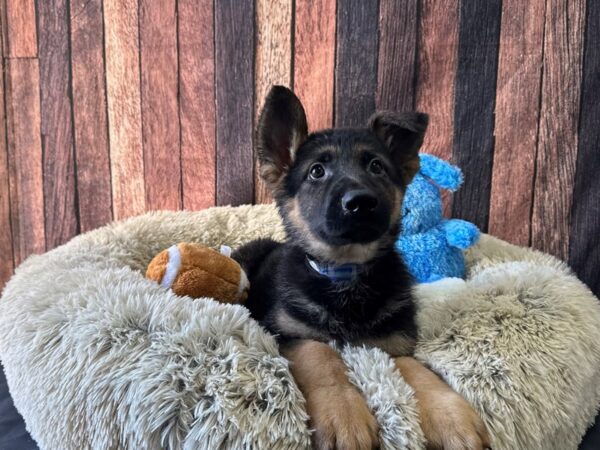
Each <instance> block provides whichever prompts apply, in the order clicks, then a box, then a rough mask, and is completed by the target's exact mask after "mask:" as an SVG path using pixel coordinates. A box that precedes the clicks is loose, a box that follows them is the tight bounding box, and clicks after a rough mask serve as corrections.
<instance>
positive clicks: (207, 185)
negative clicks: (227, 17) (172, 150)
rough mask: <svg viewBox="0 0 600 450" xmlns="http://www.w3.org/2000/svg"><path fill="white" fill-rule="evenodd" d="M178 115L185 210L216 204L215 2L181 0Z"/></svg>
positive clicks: (179, 4)
mask: <svg viewBox="0 0 600 450" xmlns="http://www.w3.org/2000/svg"><path fill="white" fill-rule="evenodd" d="M178 20H179V115H180V121H181V177H182V183H183V207H184V208H185V209H191V210H198V209H202V208H207V207H209V206H213V205H214V204H215V200H216V198H215V195H216V193H215V191H216V166H215V165H216V161H215V152H216V142H215V139H216V137H215V120H216V116H215V86H214V80H215V46H214V21H213V20H214V19H213V0H199V1H198V0H179V2H178Z"/></svg>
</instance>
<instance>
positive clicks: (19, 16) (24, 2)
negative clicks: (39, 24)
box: [0, 0, 37, 58]
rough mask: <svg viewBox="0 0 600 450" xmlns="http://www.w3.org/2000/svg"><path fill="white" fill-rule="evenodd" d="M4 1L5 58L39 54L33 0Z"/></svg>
mask: <svg viewBox="0 0 600 450" xmlns="http://www.w3.org/2000/svg"><path fill="white" fill-rule="evenodd" d="M0 1H2V32H3V36H2V44H3V48H4V57H5V58H33V57H36V56H37V33H36V31H37V29H36V19H35V15H36V14H35V13H36V11H35V2H34V1H33V0H0Z"/></svg>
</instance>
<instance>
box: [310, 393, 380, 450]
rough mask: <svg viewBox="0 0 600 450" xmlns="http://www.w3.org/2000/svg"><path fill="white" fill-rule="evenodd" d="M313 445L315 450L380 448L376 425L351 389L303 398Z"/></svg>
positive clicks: (367, 449) (366, 449) (360, 399)
mask: <svg viewBox="0 0 600 450" xmlns="http://www.w3.org/2000/svg"><path fill="white" fill-rule="evenodd" d="M306 402H307V409H308V414H309V415H310V418H311V427H312V428H313V429H314V430H315V431H314V432H313V444H314V447H315V448H316V449H318V450H373V449H376V448H378V447H379V439H378V437H377V432H378V430H379V426H378V424H377V421H376V420H375V418H374V417H373V415H372V414H371V412H370V411H369V408H368V407H367V404H366V403H365V400H364V399H363V398H362V396H361V395H360V394H359V393H358V391H356V389H354V388H348V387H341V388H338V387H329V388H319V389H315V390H314V391H312V392H310V394H308V395H307V398H306Z"/></svg>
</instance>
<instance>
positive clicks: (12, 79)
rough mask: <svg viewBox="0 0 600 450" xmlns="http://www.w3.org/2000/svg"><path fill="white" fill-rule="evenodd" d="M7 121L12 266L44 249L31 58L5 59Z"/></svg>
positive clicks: (36, 74)
mask: <svg viewBox="0 0 600 450" xmlns="http://www.w3.org/2000/svg"><path fill="white" fill-rule="evenodd" d="M6 116H7V117H6V122H7V134H8V139H7V141H8V166H9V180H10V202H11V228H12V235H13V245H14V259H15V266H17V265H19V264H20V263H21V262H23V260H24V259H25V258H26V257H27V256H29V255H30V254H32V253H41V252H43V251H44V250H45V249H46V239H45V232H44V188H43V179H42V142H41V132H40V69H39V64H38V60H37V59H34V58H26V59H7V60H6Z"/></svg>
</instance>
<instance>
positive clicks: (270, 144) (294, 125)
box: [256, 86, 308, 188]
mask: <svg viewBox="0 0 600 450" xmlns="http://www.w3.org/2000/svg"><path fill="white" fill-rule="evenodd" d="M256 135H257V136H256V138H257V139H256V140H257V153H258V160H259V163H260V176H261V177H262V178H263V179H264V180H265V181H266V182H267V184H268V185H269V186H270V187H271V188H274V187H276V186H277V184H278V183H279V182H280V181H281V179H282V177H283V175H284V174H285V173H286V171H287V170H288V169H289V167H290V165H291V163H292V161H293V159H294V155H295V153H296V150H298V147H300V144H302V142H304V140H305V139H306V136H307V135H308V126H307V124H306V114H305V113H304V108H303V107H302V104H301V103H300V100H299V99H298V97H296V96H295V95H294V93H293V92H292V91H290V90H289V89H288V88H286V87H283V86H273V87H272V88H271V90H270V91H269V94H268V95H267V98H266V100H265V105H264V106H263V109H262V112H261V113H260V118H259V120H258V128H257V130H256Z"/></svg>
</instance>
